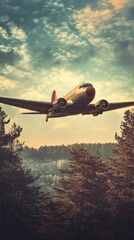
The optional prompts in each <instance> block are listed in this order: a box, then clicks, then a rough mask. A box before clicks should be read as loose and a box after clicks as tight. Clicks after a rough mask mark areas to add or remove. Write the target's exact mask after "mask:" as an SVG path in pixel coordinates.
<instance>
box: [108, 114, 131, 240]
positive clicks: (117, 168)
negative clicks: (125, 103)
mask: <svg viewBox="0 0 134 240" xmlns="http://www.w3.org/2000/svg"><path fill="white" fill-rule="evenodd" d="M120 129H121V135H120V136H119V135H118V134H117V133H116V134H115V139H116V141H117V143H118V144H117V149H116V151H115V153H116V155H115V158H114V159H112V160H111V165H112V168H113V175H112V178H111V180H112V182H113V195H114V197H115V209H116V221H115V239H122V240H123V239H124V240H125V239H128V240H132V239H134V110H131V111H130V110H127V111H126V112H125V114H124V119H123V121H122V123H121V126H120Z"/></svg>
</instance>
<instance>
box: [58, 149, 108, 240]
mask: <svg viewBox="0 0 134 240" xmlns="http://www.w3.org/2000/svg"><path fill="white" fill-rule="evenodd" d="M61 171H62V173H64V174H65V177H64V179H62V181H61V188H57V189H56V190H57V193H58V194H57V196H56V201H57V204H58V207H59V211H60V216H62V217H61V218H60V222H61V226H62V228H61V229H62V230H63V231H64V234H63V232H62V234H63V235H64V238H65V239H77V240H78V239H89V238H90V239H99V235H101V232H102V227H104V228H105V227H106V224H107V221H108V211H109V208H110V206H109V202H108V200H107V190H108V184H107V175H106V165H105V163H104V162H103V161H101V160H100V159H99V158H98V157H94V156H91V155H90V154H89V153H88V152H87V150H85V149H84V148H83V147H81V146H79V145H76V146H74V147H73V148H72V150H71V155H70V158H69V168H68V169H64V170H61ZM103 231H105V230H103ZM64 238H63V239H64Z"/></svg>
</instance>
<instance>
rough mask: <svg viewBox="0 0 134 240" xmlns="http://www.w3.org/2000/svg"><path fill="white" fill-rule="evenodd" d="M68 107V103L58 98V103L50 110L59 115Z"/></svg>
mask: <svg viewBox="0 0 134 240" xmlns="http://www.w3.org/2000/svg"><path fill="white" fill-rule="evenodd" d="M66 106H67V101H66V99H64V98H58V99H57V102H56V103H55V104H54V105H53V107H52V108H51V109H50V112H51V113H59V112H60V111H61V110H62V109H63V108H65V107H66Z"/></svg>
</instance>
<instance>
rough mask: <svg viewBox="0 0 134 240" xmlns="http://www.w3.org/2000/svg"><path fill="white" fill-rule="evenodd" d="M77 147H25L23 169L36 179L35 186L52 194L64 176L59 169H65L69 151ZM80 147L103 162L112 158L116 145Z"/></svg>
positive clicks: (83, 145)
mask: <svg viewBox="0 0 134 240" xmlns="http://www.w3.org/2000/svg"><path fill="white" fill-rule="evenodd" d="M77 145H78V144H73V145H68V146H64V145H62V146H44V147H43V146H42V147H40V148H39V149H35V148H29V147H27V146H25V147H24V149H23V157H22V158H23V167H24V169H29V170H31V174H32V176H33V177H35V178H37V180H36V181H35V184H37V185H39V186H41V188H42V190H45V191H48V192H50V193H52V192H54V188H55V187H57V186H59V185H60V183H59V181H60V180H61V179H62V178H64V176H65V174H63V173H62V172H61V171H60V169H64V168H67V167H68V165H69V163H68V159H69V149H71V148H73V147H74V146H77ZM80 146H82V147H84V148H86V149H87V150H88V151H89V152H90V153H91V154H92V155H97V154H100V156H101V158H102V159H103V160H105V159H107V158H110V157H113V156H114V150H115V149H116V146H117V144H114V143H106V144H80ZM50 158H51V159H50Z"/></svg>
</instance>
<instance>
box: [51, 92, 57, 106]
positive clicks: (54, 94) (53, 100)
mask: <svg viewBox="0 0 134 240" xmlns="http://www.w3.org/2000/svg"><path fill="white" fill-rule="evenodd" d="M56 101H57V96H56V91H55V90H54V91H53V92H52V96H51V103H54V102H56Z"/></svg>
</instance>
